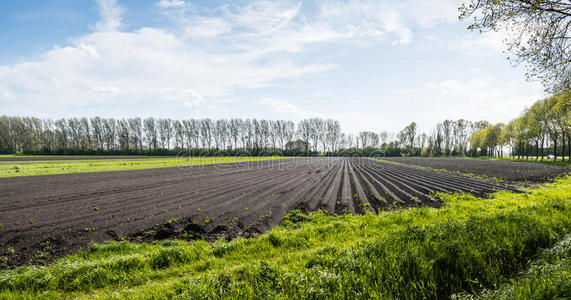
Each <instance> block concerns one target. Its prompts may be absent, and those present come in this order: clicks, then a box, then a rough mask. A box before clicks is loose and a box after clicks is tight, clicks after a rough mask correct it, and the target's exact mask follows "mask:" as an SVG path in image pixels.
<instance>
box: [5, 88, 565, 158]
mask: <svg viewBox="0 0 571 300" xmlns="http://www.w3.org/2000/svg"><path fill="white" fill-rule="evenodd" d="M570 98H571V93H570V92H567V93H560V94H557V95H555V96H552V97H549V98H547V99H543V100H539V101H537V102H536V103H535V104H534V105H533V106H531V107H530V108H528V109H525V110H524V112H523V113H522V115H521V116H520V117H519V118H517V119H515V120H512V121H510V122H509V123H508V124H503V123H498V124H490V123H489V122H487V121H477V122H472V121H468V120H464V119H459V120H444V121H443V122H439V123H437V124H436V126H435V127H434V128H433V130H432V131H431V132H430V133H429V134H427V133H424V132H422V133H420V132H418V128H417V125H416V123H415V122H412V123H411V124H409V125H407V126H406V127H405V128H403V129H402V130H401V131H399V132H397V133H392V132H388V131H381V132H378V133H377V132H374V131H361V132H359V133H357V134H346V133H344V132H342V129H341V124H340V122H339V121H337V120H332V119H321V118H309V119H304V120H301V121H300V122H298V123H297V124H295V123H294V122H293V121H287V120H257V119H245V120H244V119H238V118H236V119H230V120H226V119H220V120H212V119H189V120H172V119H168V118H154V117H148V118H122V119H115V118H101V117H92V118H87V117H83V118H67V119H66V118H62V119H58V120H55V121H54V120H51V119H42V118H37V117H17V116H1V117H0V153H5V154H14V153H23V154H38V155H40V154H127V155H134V154H141V155H177V154H179V153H180V152H181V151H183V150H185V151H188V152H189V153H190V155H245V154H247V155H329V156H371V155H384V156H427V157H428V156H430V157H439V156H460V157H462V156H472V157H476V156H491V157H500V156H503V155H504V148H508V149H509V153H510V155H512V156H515V155H517V156H518V157H521V156H530V155H534V154H535V155H536V157H539V156H542V157H543V156H544V155H550V154H551V155H555V156H557V155H558V154H561V155H564V154H565V151H566V149H567V155H571V136H570V134H571V129H570V126H571V124H570V123H571V117H570V115H569V114H570V107H571V102H570V101H571V100H570ZM570 159H571V158H570Z"/></svg>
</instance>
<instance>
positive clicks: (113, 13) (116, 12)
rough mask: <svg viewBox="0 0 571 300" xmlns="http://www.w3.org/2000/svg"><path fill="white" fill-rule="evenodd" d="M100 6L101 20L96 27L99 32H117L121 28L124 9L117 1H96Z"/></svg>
mask: <svg viewBox="0 0 571 300" xmlns="http://www.w3.org/2000/svg"><path fill="white" fill-rule="evenodd" d="M95 2H96V3H97V5H98V6H99V15H100V17H101V20H100V21H99V22H97V24H96V25H95V29H96V30H97V31H116V30H117V29H119V26H121V20H122V18H121V15H122V14H123V11H124V10H123V8H121V7H120V6H118V5H117V0H95Z"/></svg>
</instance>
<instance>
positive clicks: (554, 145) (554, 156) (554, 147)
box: [553, 139, 557, 161]
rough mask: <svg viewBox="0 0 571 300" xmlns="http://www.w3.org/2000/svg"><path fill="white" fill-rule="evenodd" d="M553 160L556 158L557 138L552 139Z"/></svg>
mask: <svg viewBox="0 0 571 300" xmlns="http://www.w3.org/2000/svg"><path fill="white" fill-rule="evenodd" d="M553 160H554V161H556V160H557V139H554V140H553Z"/></svg>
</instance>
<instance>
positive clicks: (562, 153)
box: [561, 135, 565, 161]
mask: <svg viewBox="0 0 571 300" xmlns="http://www.w3.org/2000/svg"><path fill="white" fill-rule="evenodd" d="M562 138H563V139H562V140H561V161H565V135H563V136H562Z"/></svg>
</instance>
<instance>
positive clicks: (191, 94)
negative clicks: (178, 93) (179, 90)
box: [183, 90, 206, 108]
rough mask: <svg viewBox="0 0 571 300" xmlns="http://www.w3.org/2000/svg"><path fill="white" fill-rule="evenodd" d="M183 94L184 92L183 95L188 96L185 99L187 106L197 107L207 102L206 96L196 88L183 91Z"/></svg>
mask: <svg viewBox="0 0 571 300" xmlns="http://www.w3.org/2000/svg"><path fill="white" fill-rule="evenodd" d="M183 94H184V95H183V97H185V98H187V100H186V101H184V106H185V107H188V108H196V107H199V106H201V105H203V104H204V103H205V102H206V100H205V99H204V97H202V95H200V94H199V93H197V92H196V91H194V90H186V91H183Z"/></svg>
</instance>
